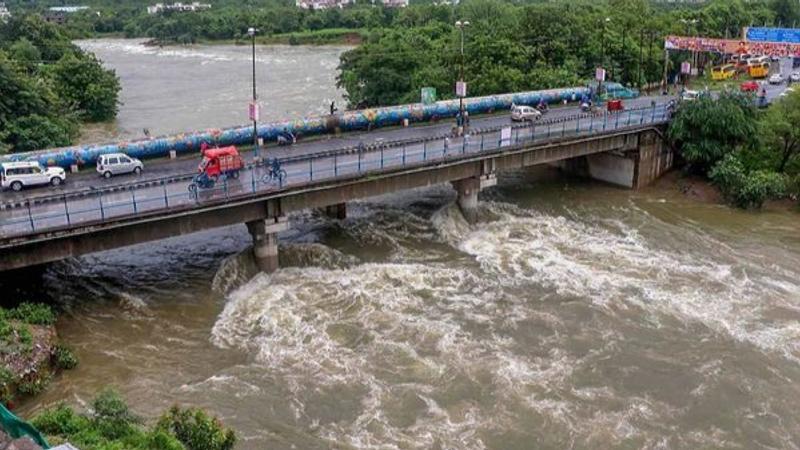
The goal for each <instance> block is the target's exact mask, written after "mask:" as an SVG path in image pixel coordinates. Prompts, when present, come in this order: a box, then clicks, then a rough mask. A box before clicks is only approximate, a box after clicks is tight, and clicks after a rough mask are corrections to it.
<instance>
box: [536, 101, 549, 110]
mask: <svg viewBox="0 0 800 450" xmlns="http://www.w3.org/2000/svg"><path fill="white" fill-rule="evenodd" d="M536 109H538V110H539V111H541V112H547V110H548V106H547V102H545V101H544V99H543V98H540V99H539V104H537V105H536Z"/></svg>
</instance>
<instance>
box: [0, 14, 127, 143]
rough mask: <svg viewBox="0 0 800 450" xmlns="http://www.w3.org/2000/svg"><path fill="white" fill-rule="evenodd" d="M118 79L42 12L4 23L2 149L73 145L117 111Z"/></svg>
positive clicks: (0, 45)
mask: <svg viewBox="0 0 800 450" xmlns="http://www.w3.org/2000/svg"><path fill="white" fill-rule="evenodd" d="M119 90H120V85H119V80H118V79H117V77H116V75H115V74H114V72H113V71H109V70H106V69H103V67H102V66H101V65H100V62H99V61H97V59H96V58H95V57H94V56H93V55H91V54H88V53H85V52H83V51H81V50H80V49H79V48H78V47H77V46H75V45H73V44H72V43H71V42H70V40H69V38H68V37H67V35H66V34H64V33H63V32H62V31H61V29H60V28H59V27H57V26H55V25H51V24H47V23H45V22H43V21H42V20H41V19H39V18H38V17H37V16H32V15H29V16H15V17H14V18H12V19H11V20H9V21H8V22H6V23H3V22H0V152H3V151H12V152H18V151H27V150H34V149H39V148H44V147H53V146H60V145H69V144H70V143H72V141H73V140H74V139H75V137H76V136H77V134H78V131H79V124H80V121H81V120H90V121H103V120H109V119H113V118H114V117H115V116H116V114H117V104H118V100H117V98H118V94H119Z"/></svg>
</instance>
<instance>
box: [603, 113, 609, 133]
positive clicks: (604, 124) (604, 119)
mask: <svg viewBox="0 0 800 450" xmlns="http://www.w3.org/2000/svg"><path fill="white" fill-rule="evenodd" d="M606 123H608V111H603V131H606Z"/></svg>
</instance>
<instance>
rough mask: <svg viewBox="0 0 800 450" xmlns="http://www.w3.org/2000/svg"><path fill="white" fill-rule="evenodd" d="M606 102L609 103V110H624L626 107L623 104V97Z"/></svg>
mask: <svg viewBox="0 0 800 450" xmlns="http://www.w3.org/2000/svg"><path fill="white" fill-rule="evenodd" d="M606 103H607V106H606V108H607V109H608V112H615V111H622V110H624V109H625V106H624V105H623V104H622V99H619V98H615V99H613V100H609V101H608V102H606Z"/></svg>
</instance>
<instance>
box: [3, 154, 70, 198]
mask: <svg viewBox="0 0 800 450" xmlns="http://www.w3.org/2000/svg"><path fill="white" fill-rule="evenodd" d="M66 179H67V175H66V173H65V172H64V169H62V168H61V167H48V168H46V169H45V168H43V167H42V166H41V165H40V164H39V163H38V162H37V161H21V162H7V163H2V164H0V186H2V187H3V188H11V189H12V190H14V191H20V190H22V188H23V187H25V186H38V185H42V184H52V185H53V186H58V185H60V184H61V183H63V182H64V180H66Z"/></svg>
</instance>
